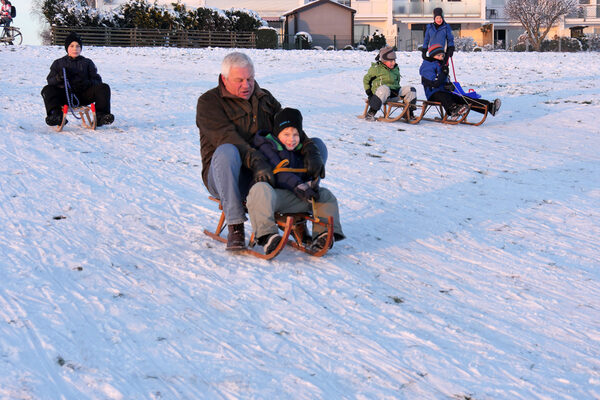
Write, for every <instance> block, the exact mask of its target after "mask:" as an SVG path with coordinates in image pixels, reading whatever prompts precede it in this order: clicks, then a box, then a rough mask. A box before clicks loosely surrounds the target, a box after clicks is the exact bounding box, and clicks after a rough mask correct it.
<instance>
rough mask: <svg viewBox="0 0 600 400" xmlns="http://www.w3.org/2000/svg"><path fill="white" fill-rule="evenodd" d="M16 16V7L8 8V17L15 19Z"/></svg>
mask: <svg viewBox="0 0 600 400" xmlns="http://www.w3.org/2000/svg"><path fill="white" fill-rule="evenodd" d="M16 16H17V7H15V6H13V5H11V6H10V17H11V18H15V17H16Z"/></svg>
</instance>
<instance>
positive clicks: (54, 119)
mask: <svg viewBox="0 0 600 400" xmlns="http://www.w3.org/2000/svg"><path fill="white" fill-rule="evenodd" d="M62 117H63V115H62V112H60V111H59V110H52V111H50V114H48V116H47V117H46V125H48V126H58V125H60V124H61V122H62Z"/></svg>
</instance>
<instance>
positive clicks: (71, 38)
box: [65, 32, 83, 51]
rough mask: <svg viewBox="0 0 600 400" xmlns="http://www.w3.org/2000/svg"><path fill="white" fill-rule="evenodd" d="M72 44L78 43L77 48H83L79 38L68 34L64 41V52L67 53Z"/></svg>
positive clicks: (73, 33)
mask: <svg viewBox="0 0 600 400" xmlns="http://www.w3.org/2000/svg"><path fill="white" fill-rule="evenodd" d="M73 42H77V43H79V46H81V47H82V48H83V44H82V43H81V38H80V37H79V35H78V34H76V33H75V32H71V33H69V35H67V38H66V39H65V51H69V45H70V44H71V43H73Z"/></svg>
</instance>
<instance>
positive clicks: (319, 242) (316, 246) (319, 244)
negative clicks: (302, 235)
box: [311, 232, 335, 252]
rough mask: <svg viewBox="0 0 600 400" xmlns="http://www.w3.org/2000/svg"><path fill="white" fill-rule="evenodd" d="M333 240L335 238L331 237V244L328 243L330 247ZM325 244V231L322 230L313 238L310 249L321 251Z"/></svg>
mask: <svg viewBox="0 0 600 400" xmlns="http://www.w3.org/2000/svg"><path fill="white" fill-rule="evenodd" d="M333 242H335V239H334V238H333V237H332V238H331V244H330V245H329V248H330V249H331V248H332V247H333ZM326 244H327V232H322V233H320V234H319V236H317V237H316V238H315V240H313V243H312V246H311V249H312V251H314V252H317V251H321V250H323V249H324V248H325V245H326Z"/></svg>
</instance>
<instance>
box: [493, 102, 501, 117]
mask: <svg viewBox="0 0 600 400" xmlns="http://www.w3.org/2000/svg"><path fill="white" fill-rule="evenodd" d="M501 105H502V100H500V99H496V100H494V102H493V103H492V105H491V106H490V114H492V115H493V116H495V115H496V113H497V112H498V110H500V106H501Z"/></svg>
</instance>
